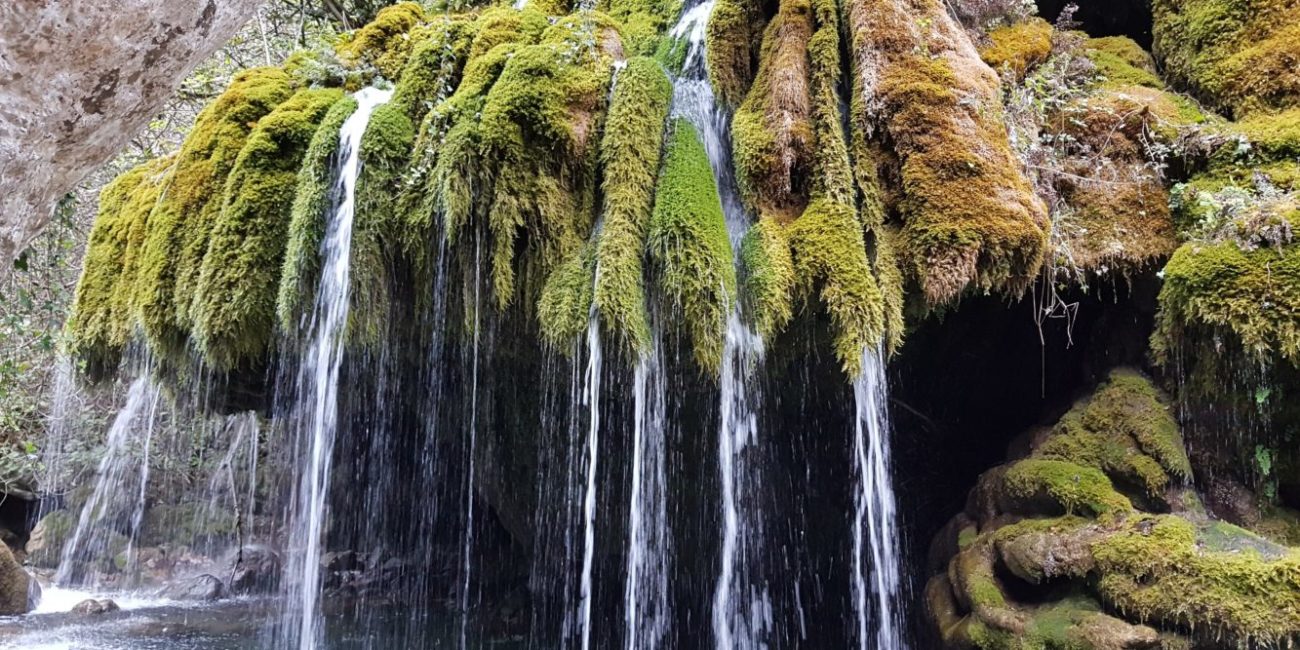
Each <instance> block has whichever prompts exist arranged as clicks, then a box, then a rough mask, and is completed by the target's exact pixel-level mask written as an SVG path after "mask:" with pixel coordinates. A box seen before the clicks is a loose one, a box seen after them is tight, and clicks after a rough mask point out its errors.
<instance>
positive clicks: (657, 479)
mask: <svg viewBox="0 0 1300 650" xmlns="http://www.w3.org/2000/svg"><path fill="white" fill-rule="evenodd" d="M651 332H652V340H653V341H654V347H653V348H652V349H651V350H650V352H649V353H647V354H646V355H644V356H643V357H642V358H641V359H640V360H639V361H638V362H637V364H636V370H635V371H634V374H633V376H632V399H633V409H634V411H633V414H632V418H633V419H632V485H631V488H632V496H631V499H630V500H629V504H628V532H627V537H628V553H627V587H626V590H625V592H624V608H625V609H624V617H625V619H624V621H625V628H624V629H625V636H626V637H627V650H655V649H656V648H659V647H660V646H661V645H662V644H663V643H664V637H665V635H666V633H667V631H668V618H669V611H668V569H669V567H668V540H669V525H668V504H667V501H668V478H667V464H666V460H667V458H666V456H667V454H666V449H665V442H666V438H665V434H666V430H667V419H668V410H667V409H668V396H667V386H666V384H665V381H664V374H663V365H662V364H663V359H662V352H661V351H660V349H659V339H658V336H654V334H655V333H656V332H657V330H655V329H654V327H653V323H652V327H651Z"/></svg>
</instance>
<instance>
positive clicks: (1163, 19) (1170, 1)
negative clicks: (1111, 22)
mask: <svg viewBox="0 0 1300 650" xmlns="http://www.w3.org/2000/svg"><path fill="white" fill-rule="evenodd" d="M1152 13H1153V15H1154V27H1153V29H1152V35H1153V36H1154V39H1155V42H1154V50H1155V53H1156V56H1157V58H1159V59H1160V60H1161V62H1162V63H1163V64H1164V68H1165V71H1166V74H1167V76H1168V77H1170V78H1171V79H1172V80H1173V81H1174V82H1176V83H1177V84H1179V85H1181V86H1183V87H1186V88H1189V89H1191V90H1193V91H1194V92H1195V93H1196V94H1197V96H1198V97H1201V98H1202V99H1204V100H1206V101H1208V102H1209V103H1211V104H1213V105H1214V106H1215V107H1217V108H1220V109H1222V110H1224V111H1226V112H1229V113H1232V114H1233V115H1235V116H1237V117H1241V116H1243V115H1245V114H1247V113H1250V112H1253V111H1256V110H1260V109H1278V108H1286V107H1291V106H1295V105H1296V103H1297V101H1298V100H1300V70H1298V69H1297V68H1296V65H1295V63H1296V61H1297V60H1300V21H1298V20H1297V19H1296V7H1295V3H1294V2H1291V1H1290V0H1156V1H1155V2H1153V3H1152Z"/></svg>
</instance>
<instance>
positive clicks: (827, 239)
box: [790, 200, 885, 376]
mask: <svg viewBox="0 0 1300 650" xmlns="http://www.w3.org/2000/svg"><path fill="white" fill-rule="evenodd" d="M790 249H791V251H792V256H793V260H794V280H795V287H796V289H797V290H798V291H799V292H801V293H804V294H805V295H806V294H807V293H810V292H811V291H812V288H813V287H814V286H819V287H820V292H819V293H820V295H821V300H822V304H823V305H824V306H825V307H826V311H827V312H828V313H829V314H830V316H831V323H832V325H833V326H834V328H835V332H836V335H835V356H836V358H837V359H838V360H839V362H840V366H841V367H842V368H843V369H844V372H845V373H847V374H848V375H849V376H856V375H857V373H858V371H859V369H860V368H859V365H860V364H861V362H862V351H863V350H866V349H870V348H873V347H875V346H876V345H877V344H878V343H879V342H880V340H881V338H882V337H883V335H884V328H885V323H884V313H883V305H882V301H881V296H880V290H879V288H877V286H876V280H875V277H874V276H872V273H871V264H870V262H869V261H868V260H867V253H866V244H865V242H864V241H863V237H862V227H861V225H860V224H859V223H858V220H857V215H856V213H855V212H854V210H853V208H852V207H850V206H846V205H843V204H838V203H833V202H831V201H825V200H817V201H814V202H813V203H812V204H811V205H809V206H808V209H807V210H805V211H804V213H803V216H801V217H799V219H798V220H796V221H795V222H794V223H793V224H791V226H790Z"/></svg>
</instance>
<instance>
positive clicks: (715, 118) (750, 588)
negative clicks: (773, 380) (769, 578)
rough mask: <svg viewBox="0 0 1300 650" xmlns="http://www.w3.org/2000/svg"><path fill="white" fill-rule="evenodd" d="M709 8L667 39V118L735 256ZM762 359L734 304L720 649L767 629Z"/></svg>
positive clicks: (745, 644) (756, 642) (726, 366)
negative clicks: (708, 177)
mask: <svg viewBox="0 0 1300 650" xmlns="http://www.w3.org/2000/svg"><path fill="white" fill-rule="evenodd" d="M713 5H714V3H713V0H709V1H707V2H703V3H700V4H698V5H696V6H694V7H691V8H689V9H687V10H686V11H685V13H683V15H682V18H681V21H680V22H679V23H678V24H677V25H676V26H675V27H673V29H672V31H671V32H670V35H671V36H672V37H673V38H677V39H685V40H686V43H687V51H686V57H685V59H684V63H683V65H682V73H681V75H679V76H678V78H676V79H675V80H674V81H673V113H674V114H675V115H678V116H681V117H684V118H686V120H688V121H689V122H690V123H691V124H692V125H693V126H694V127H695V128H696V130H697V132H698V133H699V137H700V142H701V143H702V144H703V145H704V149H705V151H706V153H707V154H708V158H709V163H710V166H711V167H712V169H713V175H714V179H715V180H716V182H717V187H718V196H719V198H720V199H721V201H722V210H723V214H724V215H725V216H726V220H727V230H728V232H729V234H730V237H731V245H732V249H733V250H735V251H737V253H738V252H739V248H740V241H741V238H742V237H743V236H744V233H745V231H746V230H747V229H748V228H749V218H748V215H747V214H746V212H745V209H744V207H743V206H742V205H741V203H740V198H739V195H738V193H737V192H736V186H735V180H734V177H733V172H732V169H731V151H730V150H731V147H730V139H729V138H728V137H727V133H728V128H729V125H730V116H729V115H728V114H727V113H726V111H725V110H723V109H722V107H720V106H719V105H718V102H717V99H716V97H715V95H714V93H713V87H712V86H711V85H710V83H709V79H708V74H707V66H706V62H707V59H708V51H707V47H706V42H707V39H706V37H707V34H708V21H709V16H710V15H711V14H712V12H713ZM736 259H737V260H739V259H740V255H739V254H737V255H736ZM762 358H763V340H762V337H760V336H759V335H758V334H757V333H755V332H754V330H753V328H752V327H750V326H749V325H748V324H747V323H746V322H745V319H744V314H743V311H742V309H741V304H740V301H739V300H736V301H735V304H734V306H733V308H732V310H731V312H730V314H729V315H728V317H727V332H726V338H725V339H724V343H723V351H722V377H721V385H720V388H721V412H722V423H721V427H720V429H719V431H718V474H719V477H720V480H721V483H722V504H721V508H720V510H721V515H722V523H723V529H722V554H721V567H720V569H719V573H718V579H717V584H716V587H715V590H714V594H713V637H714V643H715V646H716V647H718V648H727V649H729V648H758V647H763V646H764V645H766V640H765V639H766V635H767V633H768V632H769V631H770V630H771V629H772V605H771V600H770V597H769V595H768V588H767V585H766V581H765V580H764V579H763V577H762V569H761V566H760V558H761V556H762V553H763V545H764V540H763V535H762V512H761V510H760V509H759V508H758V507H757V503H756V502H755V501H756V500H755V495H756V494H757V492H758V489H759V487H760V486H761V482H762V481H761V476H760V475H759V472H760V467H759V466H758V464H757V463H756V462H755V459H754V458H752V457H751V456H753V455H754V453H753V452H750V453H746V450H747V448H749V447H752V446H754V445H756V444H757V443H758V418H757V415H758V407H759V404H760V402H761V395H760V391H759V387H758V382H757V370H758V366H759V365H760V363H761V361H762Z"/></svg>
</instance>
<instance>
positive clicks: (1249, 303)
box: [1152, 241, 1300, 363]
mask: <svg viewBox="0 0 1300 650" xmlns="http://www.w3.org/2000/svg"><path fill="white" fill-rule="evenodd" d="M1159 303H1160V311H1159V313H1158V314H1157V318H1156V332H1155V334H1154V335H1153V337H1152V347H1153V349H1154V350H1155V352H1156V354H1157V358H1159V359H1167V358H1168V357H1167V354H1166V353H1167V352H1168V350H1170V349H1171V348H1172V347H1173V346H1174V345H1175V344H1176V343H1177V342H1178V341H1180V340H1182V339H1183V336H1184V333H1185V332H1187V331H1188V330H1189V329H1195V328H1209V329H1212V330H1217V331H1224V332H1231V334H1232V335H1233V336H1234V338H1235V339H1236V340H1238V341H1240V343H1241V345H1242V347H1243V348H1244V349H1245V350H1246V351H1247V352H1248V353H1249V354H1251V355H1253V356H1255V357H1257V358H1261V359H1267V358H1270V357H1272V356H1274V355H1276V356H1280V357H1282V358H1285V359H1287V360H1289V361H1291V362H1293V363H1294V362H1295V361H1297V360H1298V359H1300V318H1297V315H1298V314H1300V249H1297V247H1296V246H1293V245H1289V246H1286V247H1283V248H1282V249H1280V250H1277V249H1273V248H1258V249H1255V250H1243V249H1242V247H1241V246H1239V245H1238V244H1237V243H1236V242H1231V241H1228V242H1221V243H1199V242H1189V243H1186V244H1183V245H1182V246H1180V247H1179V248H1178V250H1177V251H1175V252H1174V255H1173V257H1171V258H1170V260H1169V263H1168V264H1166V265H1165V269H1164V285H1163V286H1162V287H1161V289H1160V297H1159Z"/></svg>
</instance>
